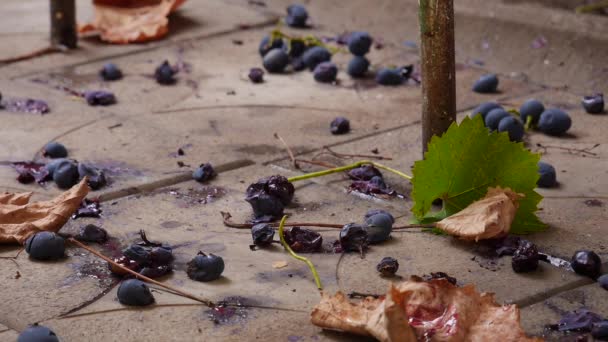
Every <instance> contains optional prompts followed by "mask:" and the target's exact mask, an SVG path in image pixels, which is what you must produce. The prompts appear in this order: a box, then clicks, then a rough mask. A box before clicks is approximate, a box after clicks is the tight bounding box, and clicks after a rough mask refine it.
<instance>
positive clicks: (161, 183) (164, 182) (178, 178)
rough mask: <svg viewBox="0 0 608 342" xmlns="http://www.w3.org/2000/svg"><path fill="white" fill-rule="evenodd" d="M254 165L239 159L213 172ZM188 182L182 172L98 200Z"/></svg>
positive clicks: (190, 173) (102, 200)
mask: <svg viewBox="0 0 608 342" xmlns="http://www.w3.org/2000/svg"><path fill="white" fill-rule="evenodd" d="M255 164H256V162H254V161H252V160H249V159H240V160H236V161H232V162H228V163H224V164H220V165H218V166H216V167H215V170H216V172H218V173H222V172H228V171H233V170H236V169H239V168H242V167H246V166H250V165H255ZM189 180H192V171H184V172H183V173H179V174H177V175H174V176H171V177H168V178H161V179H158V180H155V181H152V182H149V183H143V184H138V185H134V186H130V187H126V188H122V189H118V190H116V191H110V192H106V193H104V194H101V195H99V197H98V199H99V201H100V202H107V201H111V200H116V199H119V198H123V197H127V196H131V195H136V194H140V193H145V192H150V191H154V190H156V189H159V188H164V187H167V186H171V185H176V184H179V183H184V182H187V181H189Z"/></svg>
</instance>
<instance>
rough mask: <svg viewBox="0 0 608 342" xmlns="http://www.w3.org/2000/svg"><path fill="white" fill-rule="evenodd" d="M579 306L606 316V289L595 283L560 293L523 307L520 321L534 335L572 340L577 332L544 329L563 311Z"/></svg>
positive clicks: (558, 317)
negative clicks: (569, 332)
mask: <svg viewBox="0 0 608 342" xmlns="http://www.w3.org/2000/svg"><path fill="white" fill-rule="evenodd" d="M581 308H586V309H588V310H591V311H593V312H595V313H597V314H599V315H601V316H603V317H608V307H606V290H604V289H602V288H601V287H600V286H599V285H598V284H597V283H595V284H591V285H587V286H583V287H579V288H576V289H573V290H570V291H566V292H563V293H560V294H559V295H556V296H553V297H551V298H548V299H546V300H544V301H541V302H539V303H536V304H534V305H531V306H529V307H526V308H524V309H523V310H522V313H521V317H522V319H521V322H522V325H523V326H524V328H525V329H526V331H528V332H530V333H533V334H536V335H544V336H545V338H546V339H547V340H549V341H557V340H559V341H562V340H568V336H569V338H570V339H571V340H574V338H576V336H577V335H579V334H577V333H571V334H562V333H559V332H552V331H550V330H546V329H545V326H546V325H547V324H556V323H557V322H559V319H560V317H561V315H562V314H563V313H565V312H567V311H572V310H578V309H581ZM560 338H561V339H560Z"/></svg>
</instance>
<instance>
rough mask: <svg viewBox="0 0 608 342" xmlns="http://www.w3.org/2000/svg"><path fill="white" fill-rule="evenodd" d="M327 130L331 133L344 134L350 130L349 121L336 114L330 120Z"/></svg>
mask: <svg viewBox="0 0 608 342" xmlns="http://www.w3.org/2000/svg"><path fill="white" fill-rule="evenodd" d="M329 130H330V131H331V134H336V135H337V134H346V133H348V132H350V121H348V119H347V118H345V117H343V116H338V117H337V118H335V119H333V120H332V121H331V124H330V125H329Z"/></svg>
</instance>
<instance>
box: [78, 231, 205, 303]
mask: <svg viewBox="0 0 608 342" xmlns="http://www.w3.org/2000/svg"><path fill="white" fill-rule="evenodd" d="M67 240H68V241H69V242H71V243H72V244H74V245H76V246H78V247H80V248H82V249H85V250H87V251H88V252H89V253H91V254H93V255H95V256H97V257H99V258H101V259H103V260H105V261H107V262H109V263H110V264H111V265H112V266H114V267H117V268H119V269H121V270H122V271H125V272H127V273H130V274H131V275H133V276H135V278H138V279H140V280H143V281H145V282H147V283H150V284H154V285H156V286H160V287H162V288H164V289H167V290H169V291H172V292H174V293H176V294H178V295H180V296H183V297H186V298H190V299H192V300H195V301H197V302H200V303H203V304H205V305H207V306H208V307H210V308H214V307H216V304H215V303H214V302H212V301H211V300H209V299H205V298H201V297H198V296H195V295H193V294H189V293H187V292H184V291H182V290H180V289H176V288H174V287H172V286H169V285H166V284H163V283H161V282H158V281H156V280H154V279H150V278H148V277H146V276H143V275H141V274H139V273H137V272H135V271H133V270H130V269H128V268H127V267H124V266H122V265H120V264H118V263H116V262H115V261H114V260H112V259H110V258H108V257H106V256H105V255H103V254H101V253H99V252H97V251H96V250H94V249H93V248H91V247H89V246H87V245H85V244H84V243H82V242H80V241H78V240H76V239H74V238H68V239H67Z"/></svg>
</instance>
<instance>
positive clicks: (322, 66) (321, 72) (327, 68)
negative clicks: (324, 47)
mask: <svg viewBox="0 0 608 342" xmlns="http://www.w3.org/2000/svg"><path fill="white" fill-rule="evenodd" d="M337 75H338V67H337V66H336V65H335V64H334V63H332V62H323V63H319V64H318V65H317V66H316V67H315V70H314V77H315V81H317V82H321V83H331V82H334V81H335V80H336V76H337Z"/></svg>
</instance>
